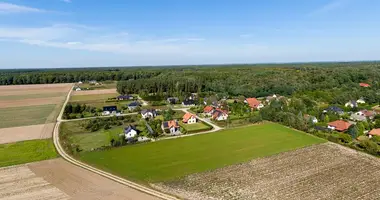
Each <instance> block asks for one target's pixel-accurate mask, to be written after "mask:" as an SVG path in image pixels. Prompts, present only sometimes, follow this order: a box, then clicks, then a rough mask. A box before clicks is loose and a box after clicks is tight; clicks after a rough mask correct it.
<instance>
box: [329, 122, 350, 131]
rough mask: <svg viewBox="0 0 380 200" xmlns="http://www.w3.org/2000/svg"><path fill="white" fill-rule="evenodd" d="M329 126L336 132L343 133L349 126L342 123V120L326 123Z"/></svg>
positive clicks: (346, 123)
mask: <svg viewBox="0 0 380 200" xmlns="http://www.w3.org/2000/svg"><path fill="white" fill-rule="evenodd" d="M328 125H329V126H332V127H335V130H337V131H345V130H347V129H348V128H350V126H351V124H350V123H348V122H346V121H343V120H336V121H333V122H330V123H328Z"/></svg>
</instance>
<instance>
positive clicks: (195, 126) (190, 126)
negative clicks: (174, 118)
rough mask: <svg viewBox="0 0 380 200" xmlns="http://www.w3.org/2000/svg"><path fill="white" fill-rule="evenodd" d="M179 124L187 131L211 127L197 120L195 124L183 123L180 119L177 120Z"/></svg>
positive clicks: (206, 129) (205, 129)
mask: <svg viewBox="0 0 380 200" xmlns="http://www.w3.org/2000/svg"><path fill="white" fill-rule="evenodd" d="M179 125H180V126H181V127H182V128H184V129H185V130H186V131H187V132H188V133H189V132H190V133H191V132H193V133H194V132H200V131H208V130H210V129H212V127H210V126H207V125H206V124H204V123H203V122H197V123H195V124H186V123H183V122H182V121H180V122H179Z"/></svg>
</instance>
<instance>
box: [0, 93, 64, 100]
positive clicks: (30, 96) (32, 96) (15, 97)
mask: <svg viewBox="0 0 380 200" xmlns="http://www.w3.org/2000/svg"><path fill="white" fill-rule="evenodd" d="M65 94H66V92H55V93H42V94H25V95H9V96H0V100H20V99H38V98H50V97H61V96H64V95H65Z"/></svg>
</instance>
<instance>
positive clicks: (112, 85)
mask: <svg viewBox="0 0 380 200" xmlns="http://www.w3.org/2000/svg"><path fill="white" fill-rule="evenodd" d="M116 84H117V82H116V81H105V82H102V85H90V84H89V83H83V84H80V85H78V86H79V87H80V88H90V89H92V90H104V89H113V88H116Z"/></svg>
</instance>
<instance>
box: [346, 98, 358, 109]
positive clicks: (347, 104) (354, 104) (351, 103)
mask: <svg viewBox="0 0 380 200" xmlns="http://www.w3.org/2000/svg"><path fill="white" fill-rule="evenodd" d="M344 106H346V107H351V108H356V107H358V103H356V101H354V100H352V101H349V102H347V103H346V104H344Z"/></svg>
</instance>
